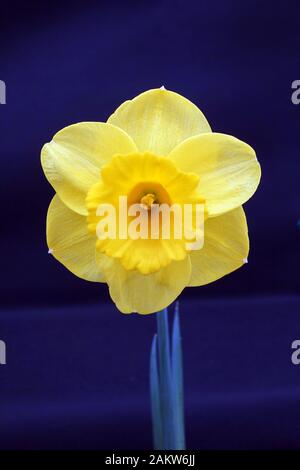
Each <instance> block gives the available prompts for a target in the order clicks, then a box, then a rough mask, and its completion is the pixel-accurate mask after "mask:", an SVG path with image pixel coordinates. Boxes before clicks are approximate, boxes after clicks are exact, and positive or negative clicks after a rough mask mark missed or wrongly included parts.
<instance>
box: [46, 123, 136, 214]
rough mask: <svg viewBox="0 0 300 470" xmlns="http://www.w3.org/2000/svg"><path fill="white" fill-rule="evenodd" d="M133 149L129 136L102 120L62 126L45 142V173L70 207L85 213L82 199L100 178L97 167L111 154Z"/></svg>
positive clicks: (134, 147)
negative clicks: (62, 127) (50, 139)
mask: <svg viewBox="0 0 300 470" xmlns="http://www.w3.org/2000/svg"><path fill="white" fill-rule="evenodd" d="M134 151H136V146H135V144H134V143H133V141H132V139H131V138H130V137H129V136H128V135H127V134H126V133H125V132H124V131H122V130H121V129H119V128H118V127H115V126H112V125H110V124H107V123H101V122H81V123H79V124H73V125H72V126H69V127H65V128H64V129H62V130H61V131H60V132H58V133H57V134H55V136H54V137H53V140H52V141H51V142H50V143H48V144H46V145H44V147H43V149H42V154H41V160H42V166H43V169H44V172H45V175H46V177H47V179H48V181H49V182H50V184H51V185H52V186H53V188H54V189H55V191H56V192H57V193H58V195H59V197H60V198H61V200H62V201H63V202H64V203H65V204H66V205H67V206H68V207H70V209H72V210H74V211H75V212H78V213H79V214H87V210H86V207H85V198H86V195H87V192H88V190H89V189H90V187H91V186H92V185H93V184H94V183H96V182H97V181H98V179H99V174H100V168H101V166H102V165H103V164H105V163H107V162H108V161H109V160H110V159H111V157H112V156H113V155H115V154H116V153H118V154H127V153H130V152H134Z"/></svg>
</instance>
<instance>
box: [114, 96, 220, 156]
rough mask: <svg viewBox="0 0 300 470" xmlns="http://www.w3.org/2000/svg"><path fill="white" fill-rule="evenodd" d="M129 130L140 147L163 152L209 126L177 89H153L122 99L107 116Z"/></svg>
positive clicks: (162, 153) (157, 152)
mask: <svg viewBox="0 0 300 470" xmlns="http://www.w3.org/2000/svg"><path fill="white" fill-rule="evenodd" d="M107 122H109V123H111V124H114V125H115V126H118V127H121V129H124V131H126V132H127V134H129V135H130V136H131V137H132V138H133V140H134V142H135V143H136V145H137V147H138V149H139V150H140V151H150V152H153V153H156V154H157V155H167V154H168V153H169V152H170V151H171V150H172V149H173V148H174V147H175V146H176V145H178V144H179V143H180V142H182V141H183V140H185V139H187V138H188V137H191V136H192V135H196V134H201V133H202V132H210V130H211V129H210V126H209V124H208V122H207V120H206V118H205V116H204V115H203V113H202V112H201V111H200V109H198V108H197V106H195V105H194V104H193V103H192V102H191V101H189V100H187V99H186V98H184V97H183V96H181V95H179V94H178V93H174V92H172V91H167V90H163V89H154V90H149V91H146V92H145V93H142V94H141V95H138V96H137V97H136V98H134V99H133V100H129V101H125V103H123V104H122V105H121V106H120V107H119V108H118V109H117V110H116V111H115V112H114V114H112V115H111V116H110V118H109V119H108V121H107Z"/></svg>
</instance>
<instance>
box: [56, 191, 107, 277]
mask: <svg viewBox="0 0 300 470" xmlns="http://www.w3.org/2000/svg"><path fill="white" fill-rule="evenodd" d="M47 243H48V247H49V252H50V253H51V254H52V255H53V256H54V258H56V259H57V260H58V261H60V262H61V263H62V264H63V265H64V266H65V267H66V268H67V269H69V271H71V272H72V273H73V274H75V275H76V276H78V277H81V278H82V279H86V280H87V281H95V282H104V278H103V276H102V274H101V269H100V264H99V262H100V259H99V258H98V264H97V263H96V260H95V246H96V237H95V236H93V235H91V234H90V233H89V232H88V228H87V223H86V217H84V216H82V215H79V214H76V213H75V212H73V211H72V210H70V209H69V208H68V207H67V206H65V204H64V203H63V202H62V201H61V200H60V199H59V197H58V196H57V195H55V196H54V198H53V199H52V201H51V203H50V206H49V209H48V214H47Z"/></svg>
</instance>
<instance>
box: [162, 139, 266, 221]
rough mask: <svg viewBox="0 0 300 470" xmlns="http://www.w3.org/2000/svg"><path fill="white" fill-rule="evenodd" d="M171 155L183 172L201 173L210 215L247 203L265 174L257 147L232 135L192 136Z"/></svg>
mask: <svg viewBox="0 0 300 470" xmlns="http://www.w3.org/2000/svg"><path fill="white" fill-rule="evenodd" d="M169 157H170V158H171V159H172V160H173V161H174V163H175V164H176V165H177V166H178V168H180V169H181V170H182V171H186V172H187V171H193V172H194V173H197V174H198V175H199V176H200V182H199V188H198V189H199V192H200V194H201V196H203V197H204V199H205V200H206V207H207V210H208V214H209V216H210V217H214V216H216V215H219V214H222V213H224V212H227V211H230V210H232V209H234V208H236V207H238V206H240V205H242V204H243V203H244V202H246V201H247V200H248V199H249V198H250V197H251V196H252V194H253V193H254V192H255V190H256V188H257V186H258V183H259V180H260V176H261V171H260V165H259V163H258V161H257V159H256V156H255V152H254V150H253V149H252V148H251V147H250V146H249V145H247V144H245V143H244V142H242V141H241V140H238V139H236V138H235V137H232V136H230V135H225V134H217V133H208V134H202V135H199V136H195V137H191V138H190V139H187V140H186V141H185V142H183V143H181V144H180V145H178V146H177V147H176V148H175V149H174V150H173V151H172V152H171V153H170V155H169Z"/></svg>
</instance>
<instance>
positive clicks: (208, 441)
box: [0, 0, 300, 449]
mask: <svg viewBox="0 0 300 470" xmlns="http://www.w3.org/2000/svg"><path fill="white" fill-rule="evenodd" d="M25 4H26V6H25ZM0 10H1V11H0V13H1V15H0V48H1V53H0V80H4V81H5V82H6V86H7V104H6V105H0V154H1V167H0V169H1V171H0V179H1V207H2V215H1V309H0V339H2V340H4V341H5V342H6V345H7V364H6V365H0V448H2V449H5V448H13V449H20V448H26V449H39V448H71V449H87V448H97V449H102V448H107V449H118V448H120V449H125V448H131V449H135V448H144V449H146V448H151V445H152V442H151V422H150V411H149V410H150V403H149V393H148V357H149V349H150V344H151V339H152V336H153V333H154V331H155V316H154V315H150V316H147V317H142V316H138V315H131V316H124V315H121V314H120V313H119V312H118V311H117V310H116V308H115V307H114V305H113V304H112V302H111V301H110V299H109V296H108V291H107V288H106V286H104V285H98V284H93V283H87V282H85V281H82V280H80V279H78V278H76V277H74V276H73V275H72V274H71V273H69V272H68V271H67V270H66V269H65V268H64V267H63V266H62V265H60V264H59V263H57V262H56V261H55V260H54V259H53V258H52V257H51V256H49V255H48V254H47V246H46V243H45V216H46V211H47V207H48V204H49V202H50V200H51V197H52V195H53V190H52V188H51V187H50V185H49V184H48V183H47V182H46V180H45V178H44V176H43V173H42V170H41V167H40V160H39V153H40V149H41V147H42V145H43V144H44V143H45V142H47V141H49V140H50V139H51V138H52V136H53V134H54V133H55V132H57V131H58V130H59V129H61V128H63V127H65V126H67V125H69V124H71V123H75V122H79V121H105V120H106V119H107V117H108V116H109V115H110V114H111V113H112V112H113V110H114V109H115V108H116V107H117V106H119V104H121V103H122V102H123V101H125V100H126V99H129V98H132V97H134V96H135V95H137V94H139V93H140V92H142V91H145V90H147V89H149V88H156V87H160V86H161V85H164V86H165V87H166V88H168V89H170V90H174V91H177V92H179V93H181V94H183V95H184V96H186V97H187V98H189V99H190V100H192V101H193V102H194V103H196V104H197V105H198V106H199V107H200V108H201V110H202V111H203V112H204V114H205V115H206V117H207V119H208V121H209V122H210V124H211V126H212V129H213V130H214V131H218V132H224V133H227V134H232V135H234V136H236V137H238V138H240V139H242V140H244V141H246V142H247V143H249V144H250V145H251V146H253V147H254V148H255V150H256V152H257V155H258V158H259V160H260V162H261V165H262V173H263V176H262V181H261V185H260V187H259V189H258V191H257V193H256V194H255V196H254V197H253V198H252V199H251V200H250V201H249V202H248V203H247V204H246V206H245V209H246V212H247V217H248V224H249V232H250V240H251V251H250V256H249V264H248V265H247V266H245V267H243V268H242V269H240V270H239V271H237V272H235V273H233V274H232V275H230V276H227V277H226V278H223V279H221V280H219V281H217V282H216V283H214V284H211V285H208V286H205V287H202V288H190V289H186V290H185V292H184V293H183V295H182V296H181V324H182V331H183V341H184V369H185V392H186V411H187V413H186V418H187V442H188V447H189V448H199V449H224V448H226V449H248V448H254V449H260V448H264V449H280V448H300V365H299V366H295V365H293V364H292V362H291V353H292V350H291V343H292V341H293V340H294V339H300V297H299V252H300V236H299V230H298V229H297V220H298V218H299V215H300V198H299V196H300V185H299V179H300V178H299V176H300V175H299V167H300V164H299V158H300V152H299V150H300V148H299V122H300V105H299V106H296V105H293V104H292V102H291V92H292V91H291V83H292V81H293V80H296V79H300V76H299V74H300V68H299V65H300V60H299V39H300V33H299V14H300V6H299V2H296V1H290V2H288V3H287V2H284V3H281V2H271V1H265V2H260V1H258V0H257V1H254V0H253V1H251V0H245V1H243V2H238V1H226V0H225V1H223V0H220V1H213V0H211V1H194V2H193V1H188V0H186V1H151V2H150V1H149V2H140V1H126V2H121V1H110V2H80V3H76V2H59V3H57V4H55V2H53V3H52V4H51V6H43V4H42V2H36V3H35V2H32V1H27V2H24V3H23V6H19V5H18V3H16V2H13V1H12V2H6V3H4V2H2V3H1V7H0ZM175 275H176V273H174V276H175Z"/></svg>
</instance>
